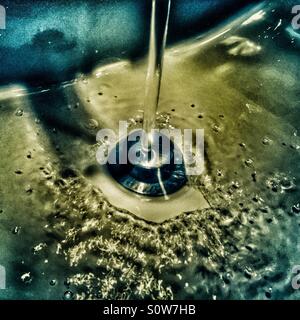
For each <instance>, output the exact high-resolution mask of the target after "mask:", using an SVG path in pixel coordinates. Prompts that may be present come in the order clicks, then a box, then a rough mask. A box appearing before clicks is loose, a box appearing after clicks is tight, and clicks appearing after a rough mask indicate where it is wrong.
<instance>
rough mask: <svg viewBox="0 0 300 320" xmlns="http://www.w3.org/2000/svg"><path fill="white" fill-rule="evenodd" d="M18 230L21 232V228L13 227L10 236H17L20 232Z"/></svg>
mask: <svg viewBox="0 0 300 320" xmlns="http://www.w3.org/2000/svg"><path fill="white" fill-rule="evenodd" d="M20 230H21V227H19V226H15V227H14V228H13V230H12V234H18V233H19V232H20Z"/></svg>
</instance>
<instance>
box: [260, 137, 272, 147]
mask: <svg viewBox="0 0 300 320" xmlns="http://www.w3.org/2000/svg"><path fill="white" fill-rule="evenodd" d="M262 143H263V144H264V145H265V146H268V145H270V144H271V143H272V140H271V139H269V138H268V137H265V138H263V140H262Z"/></svg>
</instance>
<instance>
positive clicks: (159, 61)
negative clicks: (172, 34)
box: [144, 0, 171, 133]
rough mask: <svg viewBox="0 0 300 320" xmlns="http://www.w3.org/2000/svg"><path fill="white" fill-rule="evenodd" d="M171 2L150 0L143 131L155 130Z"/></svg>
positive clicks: (169, 0) (168, 0)
mask: <svg viewBox="0 0 300 320" xmlns="http://www.w3.org/2000/svg"><path fill="white" fill-rule="evenodd" d="M170 6H171V0H160V1H157V0H152V14H151V30H150V45H149V61H148V73H147V79H146V94H145V105H144V131H145V132H146V133H150V132H151V130H152V129H154V128H155V122H156V111H157V107H158V102H159V94H160V85H161V77H162V71H163V61H164V52H165V46H166V40H167V34H168V23H169V15H170Z"/></svg>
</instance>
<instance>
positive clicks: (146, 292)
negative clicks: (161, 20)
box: [0, 1, 300, 300]
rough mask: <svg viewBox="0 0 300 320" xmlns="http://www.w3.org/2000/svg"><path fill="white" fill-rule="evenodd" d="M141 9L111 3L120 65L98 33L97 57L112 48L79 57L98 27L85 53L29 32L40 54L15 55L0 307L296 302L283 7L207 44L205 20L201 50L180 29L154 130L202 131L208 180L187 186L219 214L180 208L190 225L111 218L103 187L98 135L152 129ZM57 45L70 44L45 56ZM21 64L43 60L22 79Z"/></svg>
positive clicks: (293, 49)
mask: <svg viewBox="0 0 300 320" xmlns="http://www.w3.org/2000/svg"><path fill="white" fill-rule="evenodd" d="M58 3H59V1H58ZM82 3H83V4H82V5H80V6H79V7H78V10H79V12H80V15H79V17H82V15H81V11H80V10H83V8H85V6H87V5H84V2H82ZM133 3H135V2H134V1H104V4H103V8H102V9H101V10H108V11H107V12H113V11H112V10H116V11H114V12H116V16H115V18H116V20H118V21H120V28H119V29H116V34H115V35H114V36H116V38H115V39H116V43H117V42H118V45H117V47H116V48H115V51H114V50H112V49H111V48H112V47H110V41H109V40H107V42H106V41H105V39H106V38H105V34H102V35H101V36H100V35H96V34H93V33H91V34H90V35H91V38H90V40H89V41H91V43H96V42H97V41H98V40H99V41H100V38H101V37H103V38H101V39H102V41H103V43H105V45H107V48H105V47H101V48H99V49H98V50H99V51H98V53H99V57H98V58H99V60H97V59H98V58H97V59H96V58H95V57H97V54H98V53H97V54H96V56H95V57H93V59H94V58H95V59H94V61H91V60H89V62H91V63H89V65H88V68H86V69H85V68H83V65H82V61H85V59H86V56H85V53H80V57H81V58H80V59H79V58H78V57H79V56H78V55H79V52H77V54H78V55H74V56H73V55H72V54H71V56H70V55H69V52H72V50H75V51H76V50H78V43H79V41H81V40H82V41H83V40H84V41H88V40H87V39H84V38H86V34H87V33H86V32H88V30H89V29H88V27H87V26H86V28H87V29H85V30H81V31H80V32H82V35H81V38H80V40H78V39H77V38H76V37H73V36H72V35H74V33H73V34H72V33H71V28H70V29H68V32H69V31H70V34H69V33H68V34H64V35H62V34H61V33H59V32H58V31H51V32H48V33H43V32H46V31H41V34H38V35H36V36H35V37H34V38H33V39H32V37H31V29H30V28H29V29H26V30H24V33H23V34H22V36H21V35H20V36H19V37H22V38H24V42H26V41H27V40H26V41H25V39H30V41H31V42H30V43H31V44H30V45H28V42H26V43H27V44H26V43H24V44H22V46H19V45H16V47H14V48H12V47H10V48H9V49H7V51H3V52H5V53H4V56H5V58H6V59H7V61H8V64H7V66H3V65H2V64H1V67H0V68H3V72H4V73H2V72H1V77H2V78H3V81H4V79H5V77H6V79H9V81H6V83H4V82H3V85H2V86H1V88H0V112H1V124H0V137H1V139H0V143H1V154H2V156H1V160H0V161H1V165H0V190H1V198H0V228H1V232H0V241H1V246H0V265H2V266H3V267H5V269H6V276H7V279H6V286H7V288H6V290H0V298H1V299H67V300H69V299H146V298H148V299H149V298H150V299H173V298H176V299H271V298H273V299H297V298H299V293H298V292H297V291H296V290H293V289H292V287H291V285H290V283H289V279H291V277H292V271H291V270H292V268H293V266H294V265H296V264H297V261H298V260H297V259H298V256H299V253H298V248H299V237H298V232H299V224H300V221H299V213H300V206H299V197H298V195H299V178H300V176H299V172H300V171H299V150H300V140H299V135H298V134H299V133H298V127H299V121H298V119H299V116H300V115H299V112H300V111H299V110H300V109H299V107H300V91H299V86H298V83H299V81H300V79H299V77H300V74H299V72H298V70H299V68H297V67H295V66H298V65H299V50H300V49H299V48H300V34H299V33H297V31H295V30H292V29H291V27H290V23H289V20H288V17H289V16H288V15H287V16H285V15H284V10H283V8H282V7H281V6H279V5H277V4H276V3H271V5H265V4H260V5H258V6H254V7H247V9H246V10H243V11H240V12H239V14H238V15H235V16H234V17H233V18H232V19H230V20H225V21H224V22H223V23H222V24H219V25H214V28H212V29H210V30H206V31H205V32H204V30H205V29H203V26H200V27H199V30H200V29H201V28H202V29H201V30H202V31H203V32H202V33H201V34H200V36H199V32H200V31H199V30H198V31H197V27H196V26H195V25H196V22H195V21H196V20H197V19H196V17H195V18H194V20H193V21H194V23H192V22H193V21H191V26H193V30H195V33H197V32H198V36H193V37H192V36H191V34H192V33H190V34H189V38H188V39H185V40H184V41H183V38H181V37H183V35H182V34H179V33H178V32H179V31H178V30H177V32H176V26H173V29H172V30H173V31H171V38H170V39H171V42H170V45H169V47H168V49H167V52H166V58H165V73H164V75H163V83H162V93H161V101H160V106H159V113H158V114H157V122H158V125H159V127H160V128H169V127H176V128H180V129H185V128H191V129H198V128H201V129H204V130H205V171H204V173H203V174H202V175H200V176H191V177H190V181H189V186H190V187H191V188H193V189H194V190H196V191H197V192H199V193H200V194H201V197H203V198H201V199H204V200H203V201H205V203H207V204H208V205H205V206H203V207H201V206H199V208H195V207H193V206H190V209H186V210H184V209H182V208H181V207H180V206H181V205H182V203H183V204H190V202H191V199H192V197H191V198H190V197H188V196H186V197H184V196H183V197H182V200H181V201H180V202H181V203H179V201H177V203H176V201H175V204H174V203H173V205H174V210H177V211H180V213H182V214H181V215H180V216H178V215H177V214H176V215H174V216H172V217H171V216H170V217H169V219H166V221H164V222H162V221H152V222H149V221H145V219H143V217H137V216H136V214H133V213H132V212H130V210H125V209H124V208H123V209H122V205H120V206H118V205H117V203H113V204H112V203H111V201H109V199H108V197H107V194H105V192H103V189H104V185H103V184H101V182H100V183H99V182H97V181H96V180H95V176H97V174H98V173H99V171H98V170H99V167H98V164H97V161H96V156H95V155H96V152H97V148H98V147H99V144H98V143H97V141H96V134H97V132H98V130H100V129H101V128H111V129H117V128H118V122H119V120H127V121H128V122H129V124H130V128H132V129H135V128H140V127H141V124H142V116H143V112H142V110H143V96H144V79H145V72H146V58H145V57H144V56H143V54H142V52H143V49H139V50H135V49H136V48H135V45H134V43H135V42H136V41H138V39H139V36H138V35H136V34H132V33H134V32H133V30H135V29H134V28H136V25H135V23H133V21H132V20H129V22H128V18H127V16H126V13H127V11H126V10H127V9H126V8H130V9H128V10H129V11H130V10H133V8H134V5H133ZM189 3H190V6H191V7H193V6H196V1H190V2H189ZM204 3H205V1H204ZM216 3H217V1H216ZM229 3H231V1H229ZM232 3H233V1H232ZM112 4H113V5H112ZM127 5H128V6H129V7H127ZM180 5H181V6H183V7H180ZM105 6H107V7H105ZM111 6H112V7H111ZM186 6H187V5H185V4H183V3H182V2H181V4H180V2H178V3H177V5H176V6H175V8H181V9H178V12H181V13H183V12H184V8H186V10H188V9H189V8H190V7H188V6H187V7H186ZM196 7H197V6H196ZM42 8H43V4H42V2H40V1H37V5H36V10H42ZM209 8H210V7H209ZM50 9H51V10H52V11H51V12H57V14H60V11H59V10H58V9H57V7H56V6H55V5H53V7H51V8H50ZM73 9H74V8H73V7H72V6H71V7H70V9H68V8H64V9H61V10H71V11H72V12H74V14H75V13H76V10H75V9H74V10H73ZM14 10H16V9H14ZM28 10H29V9H28ZM99 10H100V9H99ZM101 10H100V11H99V15H101ZM12 11H13V9H12ZM129 11H128V12H129ZM62 12H63V11H62ZM103 12H104V11H103ZM130 12H131V11H130ZM33 14H34V13H33ZM118 14H120V17H123V20H122V19H121V20H119V16H118ZM123 15H125V16H123ZM178 15H179V13H178ZM195 15H196V13H195ZM199 15H201V10H199ZM224 15H225V12H224ZM66 16H67V15H66ZM175 17H176V14H175ZM68 19H69V18H68ZM68 19H67V18H66V20H65V23H67V22H68V21H69V22H70V21H73V19H74V18H72V19H70V20H68ZM103 19H104V18H103ZM177 19H178V20H176V21H179V22H178V25H180V23H182V24H184V23H186V20H185V19H186V18H185V17H184V15H182V16H181V19H179V16H177ZM280 19H282V20H281V22H280ZM29 20H30V19H29ZM67 20H68V21H67ZM100 20H101V19H100ZM30 21H31V23H32V25H34V24H36V27H38V25H39V24H38V23H37V22H36V20H35V19H32V20H30ZM37 21H38V19H37ZM74 21H75V20H74ZM105 21H106V20H105V19H104V22H105ZM69 22H68V23H69ZM134 22H136V21H134ZM53 23H54V22H53ZM112 23H113V22H112ZM122 23H124V24H125V23H126V26H127V23H128V29H127V30H123V28H122ZM83 24H84V23H83ZM8 25H9V22H8ZM84 25H85V24H84ZM90 25H91V24H90ZM53 28H54V29H55V27H53ZM111 28H113V27H111ZM131 28H132V29H131ZM121 29H122V30H121ZM34 30H35V29H34V28H33V29H32V34H35V32H36V31H34ZM55 30H56V29H55ZM73 31H74V30H73ZM74 32H75V31H74ZM76 32H77V31H76ZM78 32H79V31H78ZM80 32H79V33H80ZM44 36H45V38H44ZM97 36H99V39H98V40H97V39H96V38H97ZM13 37H14V36H8V39H6V40H4V41H7V42H9V41H13V40H12V39H13ZM47 37H48V39H52V38H53V39H56V40H57V39H58V41H57V42H56V43H54V44H53V43H51V44H49V43H48V44H47V42H45V39H47ZM119 37H120V38H119ZM176 37H178V38H177V40H182V41H175V38H176ZM0 39H2V38H0ZM74 39H75V40H76V39H77V40H76V41H75V40H74ZM122 40H124V43H122ZM0 41H2V40H0ZM32 41H33V42H32ZM74 41H75V42H74ZM120 41H121V42H120ZM50 42H51V41H50ZM99 43H100V42H99ZM49 46H50V47H49ZM80 47H81V46H80ZM58 48H59V49H58ZM124 48H126V52H125V53H124V54H122V53H121V55H118V54H117V53H120V52H121V51H122V50H123V49H124ZM13 50H15V51H13ZM56 50H59V51H62V52H63V53H59V54H60V56H59V57H60V59H59V61H58V60H56V59H55V56H56V55H57V53H55V52H56ZM91 50H93V52H95V50H97V49H95V47H93V48H92V49H91ZM101 50H102V51H101ZM110 50H112V52H116V54H111V55H110ZM131 50H132V51H131ZM84 51H85V50H84ZM100 51H101V52H100ZM11 52H14V53H15V54H16V55H15V56H13V57H11V58H10V57H9V55H10V54H11ZM23 52H24V57H28V55H32V54H33V53H34V55H33V56H32V59H30V61H27V62H26V63H27V65H26V66H25V65H24V64H26V63H25V62H24V63H23V61H22V60H21V62H22V63H21V65H22V66H21V68H20V69H18V70H17V71H16V72H14V71H13V72H12V71H11V68H12V61H15V57H16V56H19V55H22V53H23ZM37 52H39V54H40V55H38V54H37ZM49 52H50V53H49ZM133 52H135V54H134V55H133ZM105 54H107V55H110V58H109V59H108V60H107V59H106V58H105V59H106V60H103V59H104V56H105ZM100 56H101V57H100ZM133 56H134V58H133ZM41 57H42V59H41V60H40V62H38V59H39V58H41ZM45 57H48V58H49V59H50V60H45ZM64 57H65V60H64ZM112 57H113V58H112ZM100 58H101V59H100ZM93 59H92V60H93ZM9 61H11V63H9ZM97 61H98V62H97ZM48 62H49V63H48ZM77 62H78V64H77ZM96 62H97V63H96ZM5 68H6V73H5ZM14 68H15V67H14ZM1 70H2V69H1ZM30 70H31V72H29V71H30ZM48 71H49V73H48ZM8 73H9V75H8ZM58 74H60V75H61V78H60V77H58ZM42 75H43V76H42ZM17 77H19V81H17V80H16V79H17ZM20 79H21V80H20ZM54 80H55V81H54ZM177 199H178V198H177ZM193 199H194V198H193ZM121 200H122V199H120V202H121ZM175 200H176V197H175ZM199 201H200V200H199ZM201 201H202V200H201ZM171 209H172V207H171ZM155 210H159V206H157V207H156V209H155ZM160 210H161V208H160ZM166 210H167V209H166ZM168 210H170V208H168ZM157 222H159V223H157Z"/></svg>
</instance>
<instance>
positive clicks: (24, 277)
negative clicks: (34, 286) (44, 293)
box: [21, 272, 33, 284]
mask: <svg viewBox="0 0 300 320" xmlns="http://www.w3.org/2000/svg"><path fill="white" fill-rule="evenodd" d="M21 280H22V282H24V283H25V284H30V283H31V282H32V280H33V278H32V276H31V273H30V272H27V273H24V274H23V275H22V276H21Z"/></svg>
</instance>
